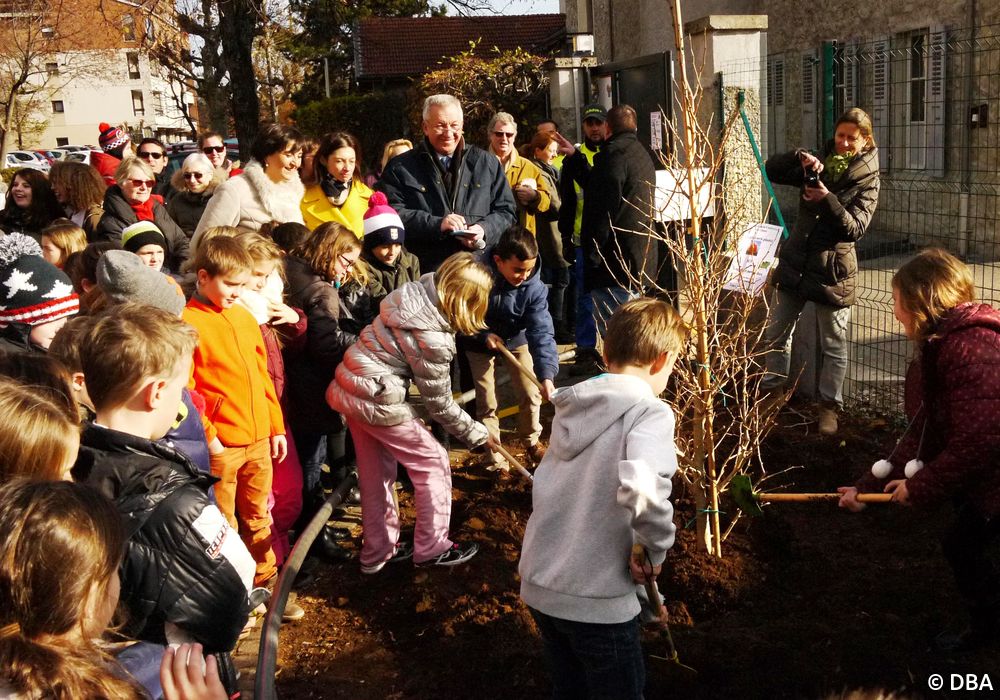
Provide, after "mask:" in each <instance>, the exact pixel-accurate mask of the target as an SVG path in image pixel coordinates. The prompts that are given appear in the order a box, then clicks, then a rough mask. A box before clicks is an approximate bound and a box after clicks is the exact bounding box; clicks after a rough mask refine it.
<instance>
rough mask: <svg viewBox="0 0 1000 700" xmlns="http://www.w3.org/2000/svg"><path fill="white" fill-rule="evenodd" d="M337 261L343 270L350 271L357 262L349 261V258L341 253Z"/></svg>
mask: <svg viewBox="0 0 1000 700" xmlns="http://www.w3.org/2000/svg"><path fill="white" fill-rule="evenodd" d="M337 259H338V260H340V264H341V265H343V266H344V269H345V270H350V269H351V268H352V267H354V263H356V262H357V260H351V259H350V258H349V257H347V256H346V255H344V254H343V253H341V254H340V255H338V256H337Z"/></svg>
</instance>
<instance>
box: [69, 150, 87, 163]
mask: <svg viewBox="0 0 1000 700" xmlns="http://www.w3.org/2000/svg"><path fill="white" fill-rule="evenodd" d="M63 160H69V161H73V162H75V163H86V164H87V165H90V149H87V150H86V151H70V152H69V153H67V154H66V155H65V156H63Z"/></svg>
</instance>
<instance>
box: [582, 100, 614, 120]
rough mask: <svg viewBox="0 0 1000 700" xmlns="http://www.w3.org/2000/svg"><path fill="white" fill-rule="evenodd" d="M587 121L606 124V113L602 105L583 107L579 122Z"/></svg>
mask: <svg viewBox="0 0 1000 700" xmlns="http://www.w3.org/2000/svg"><path fill="white" fill-rule="evenodd" d="M588 119H597V120H599V121H602V122H606V121H607V120H608V111H607V110H606V109H604V105H601V104H598V103H596V102H594V103H592V104H589V105H587V106H586V107H584V108H583V112H582V114H581V116H580V120H581V121H587V120H588Z"/></svg>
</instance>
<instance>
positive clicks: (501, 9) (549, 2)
mask: <svg viewBox="0 0 1000 700" xmlns="http://www.w3.org/2000/svg"><path fill="white" fill-rule="evenodd" d="M493 6H494V9H495V10H496V11H497V13H498V14H504V15H536V14H548V13H556V12H559V0H494V2H493Z"/></svg>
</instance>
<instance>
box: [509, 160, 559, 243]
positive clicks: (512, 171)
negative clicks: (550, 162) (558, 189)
mask: <svg viewBox="0 0 1000 700" xmlns="http://www.w3.org/2000/svg"><path fill="white" fill-rule="evenodd" d="M505 172H506V175H507V182H509V183H510V186H511V188H512V189H513V188H515V187H517V186H518V185H520V184H521V182H522V181H524V180H527V179H529V178H530V179H533V180H534V181H535V189H536V190H538V200H537V201H535V202H534V203H533V204H530V205H528V206H527V207H523V206H521V203H520V202H519V201H518V199H517V195H516V194H515V195H514V202H515V204H517V223H519V224H521V226H524V228H526V229H528V230H529V231H531V233H532V235H534V234H535V231H536V224H535V214H540V213H541V212H545V211H548V210H549V206H550V205H551V204H552V198H551V195H550V194H549V186H548V178H546V177H545V176H543V175H542V171H541V170H539V169H538V166H537V165H535V164H534V163H532V162H531V161H530V160H528V159H527V158H524V157H522V156H521V155H520V154H519V153H518V152H517V151H513V152H512V153H511V154H510V160H509V161H508V162H507V165H506V171H505Z"/></svg>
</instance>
